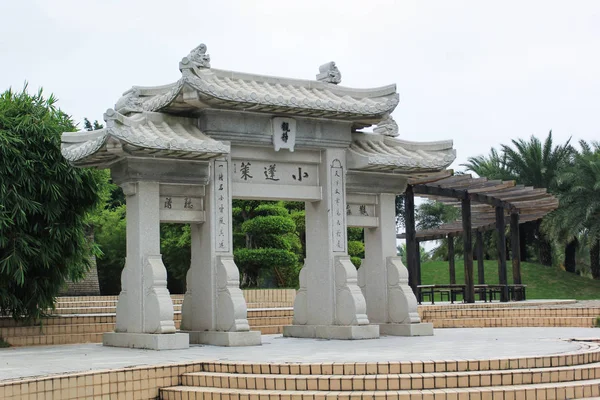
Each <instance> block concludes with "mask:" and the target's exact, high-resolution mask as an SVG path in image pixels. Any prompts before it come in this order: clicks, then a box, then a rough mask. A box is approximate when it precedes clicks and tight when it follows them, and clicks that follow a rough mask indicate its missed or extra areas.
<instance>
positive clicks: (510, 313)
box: [421, 307, 600, 319]
mask: <svg viewBox="0 0 600 400" xmlns="http://www.w3.org/2000/svg"><path fill="white" fill-rule="evenodd" d="M599 315H600V308H514V307H513V308H471V309H447V310H423V311H422V312H421V316H422V318H424V319H433V318H515V317H516V318H525V317H596V316H599Z"/></svg>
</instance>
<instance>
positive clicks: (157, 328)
mask: <svg viewBox="0 0 600 400" xmlns="http://www.w3.org/2000/svg"><path fill="white" fill-rule="evenodd" d="M123 191H124V192H125V196H126V202H127V260H126V262H125V268H124V269H123V272H122V275H121V293H120V294H119V301H118V303H117V323H116V329H115V332H111V333H105V334H104V336H103V343H104V345H105V346H118V347H135V348H145V349H154V350H165V349H183V348H187V347H188V346H189V340H188V335H187V334H183V333H176V329H175V323H174V322H173V302H172V301H171V296H170V294H169V291H168V290H167V270H166V269H165V266H164V265H163V263H162V258H161V254H160V217H159V202H160V197H159V184H158V182H148V181H139V182H134V183H125V184H123Z"/></svg>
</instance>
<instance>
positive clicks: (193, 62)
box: [179, 43, 210, 70]
mask: <svg viewBox="0 0 600 400" xmlns="http://www.w3.org/2000/svg"><path fill="white" fill-rule="evenodd" d="M206 50H207V48H206V45H205V44H204V43H201V44H200V45H199V46H198V47H196V48H194V49H193V50H192V51H190V54H188V55H187V56H186V57H183V59H182V60H181V62H180V63H179V69H180V70H181V69H183V68H191V67H196V68H210V55H208V54H206Z"/></svg>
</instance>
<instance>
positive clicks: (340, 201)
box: [330, 159, 347, 252]
mask: <svg viewBox="0 0 600 400" xmlns="http://www.w3.org/2000/svg"><path fill="white" fill-rule="evenodd" d="M330 174H331V180H330V185H331V187H330V190H331V211H332V212H333V218H332V223H333V230H332V235H333V251H334V252H345V251H346V223H345V218H346V213H347V208H346V204H345V203H346V201H345V193H344V192H345V190H344V168H343V167H342V163H341V162H340V160H337V159H336V160H333V162H332V163H331V171H330Z"/></svg>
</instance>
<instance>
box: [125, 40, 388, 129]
mask: <svg viewBox="0 0 600 400" xmlns="http://www.w3.org/2000/svg"><path fill="white" fill-rule="evenodd" d="M201 46H202V45H201ZM199 47H200V46H199ZM203 50H204V53H202V54H195V53H194V52H196V53H198V48H196V49H194V50H193V51H192V53H190V54H189V55H188V56H187V57H184V59H183V60H182V62H181V63H180V66H179V68H180V70H181V75H182V76H181V79H179V80H178V81H177V82H175V83H172V84H169V85H166V86H159V87H141V86H134V87H133V88H131V89H130V90H129V91H127V92H125V93H124V94H123V97H121V99H119V101H117V103H116V105H115V109H116V111H118V112H120V113H123V114H129V113H132V112H142V111H161V112H167V113H175V114H184V113H185V114H188V115H189V114H190V113H192V114H193V113H194V111H196V112H197V111H199V110H201V109H203V108H221V109H234V110H244V111H255V112H267V113H278V114H287V115H297V116H307V117H322V118H331V119H342V120H350V121H364V122H365V124H366V125H371V124H372V123H373V122H374V123H376V122H378V121H379V120H381V119H382V118H384V117H385V116H387V115H389V113H391V112H392V111H393V110H394V109H395V108H396V106H397V105H398V102H399V97H398V93H396V85H389V86H385V87H381V88H374V89H352V88H347V87H342V86H338V85H337V84H336V83H335V82H339V80H338V79H331V78H330V77H329V76H328V75H327V71H325V72H321V73H320V74H319V75H318V76H319V77H320V76H324V78H323V79H321V80H314V81H313V80H300V79H289V78H279V77H272V76H263V75H254V74H246V73H240V72H233V71H225V70H219V69H214V68H210V64H209V62H208V61H207V60H206V58H202V57H200V56H204V57H208V56H207V55H206V54H205V51H206V46H204V48H203ZM208 59H210V58H208ZM323 67H326V68H330V69H332V70H331V72H332V74H331V75H335V76H337V75H336V74H339V71H338V70H337V67H335V63H328V64H325V65H324V66H322V68H323ZM339 76H341V75H339ZM340 79H341V78H340Z"/></svg>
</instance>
